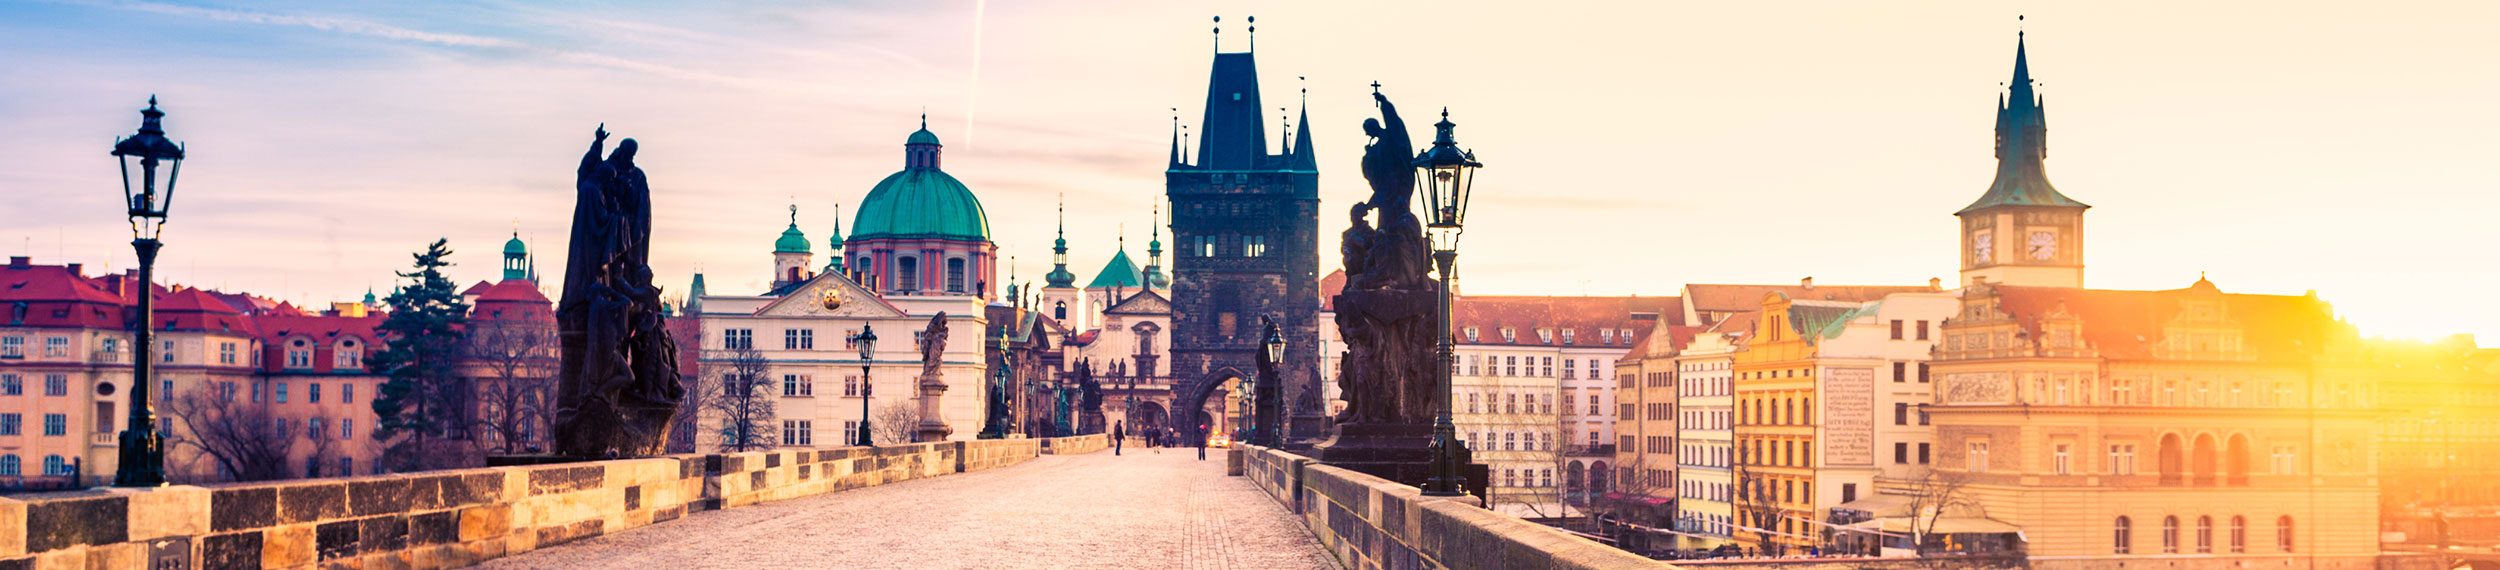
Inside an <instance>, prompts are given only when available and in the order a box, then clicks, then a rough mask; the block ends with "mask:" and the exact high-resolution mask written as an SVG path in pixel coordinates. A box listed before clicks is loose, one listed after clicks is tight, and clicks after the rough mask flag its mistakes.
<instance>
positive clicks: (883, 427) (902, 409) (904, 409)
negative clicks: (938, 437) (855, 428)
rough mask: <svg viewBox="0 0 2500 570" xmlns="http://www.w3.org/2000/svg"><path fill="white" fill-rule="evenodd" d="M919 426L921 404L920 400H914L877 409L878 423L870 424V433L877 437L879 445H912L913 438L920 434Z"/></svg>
mask: <svg viewBox="0 0 2500 570" xmlns="http://www.w3.org/2000/svg"><path fill="white" fill-rule="evenodd" d="M919 426H920V403H919V399H918V398H914V399H912V400H909V401H896V402H886V404H885V407H882V408H877V421H875V422H871V423H870V425H869V426H868V432H869V433H870V434H872V435H875V436H876V437H877V443H879V444H886V445H891V444H897V443H911V442H912V437H913V436H914V435H916V434H917V433H918V432H919Z"/></svg>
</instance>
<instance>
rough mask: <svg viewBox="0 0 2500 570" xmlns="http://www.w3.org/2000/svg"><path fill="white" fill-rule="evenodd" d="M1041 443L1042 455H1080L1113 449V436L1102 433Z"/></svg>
mask: <svg viewBox="0 0 2500 570" xmlns="http://www.w3.org/2000/svg"><path fill="white" fill-rule="evenodd" d="M1041 442H1042V453H1048V454H1051V455H1080V454H1086V453H1093V452H1096V451H1102V450H1105V449H1111V436H1110V435H1109V434H1100V433H1098V434H1094V435H1080V436H1074V437H1053V438H1047V439H1043V440H1041Z"/></svg>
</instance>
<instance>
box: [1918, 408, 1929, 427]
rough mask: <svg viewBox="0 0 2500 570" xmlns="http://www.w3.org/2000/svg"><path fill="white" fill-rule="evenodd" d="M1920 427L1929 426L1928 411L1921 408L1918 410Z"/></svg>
mask: <svg viewBox="0 0 2500 570" xmlns="http://www.w3.org/2000/svg"><path fill="white" fill-rule="evenodd" d="M1918 425H1927V410H1926V409H1925V408H1920V409H1919V410H1918Z"/></svg>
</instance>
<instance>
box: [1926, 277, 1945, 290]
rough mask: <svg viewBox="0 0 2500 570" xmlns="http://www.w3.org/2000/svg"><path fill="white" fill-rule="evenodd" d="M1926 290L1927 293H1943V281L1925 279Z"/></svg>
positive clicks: (1931, 278) (1930, 278)
mask: <svg viewBox="0 0 2500 570" xmlns="http://www.w3.org/2000/svg"><path fill="white" fill-rule="evenodd" d="M1927 290H1929V291H1943V290H1944V280H1943V279H1939V278H1935V277H1929V278H1927Z"/></svg>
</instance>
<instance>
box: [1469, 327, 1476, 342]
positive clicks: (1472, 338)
mask: <svg viewBox="0 0 2500 570" xmlns="http://www.w3.org/2000/svg"><path fill="white" fill-rule="evenodd" d="M1476 341H1477V337H1476V327H1467V342H1470V343H1473V342H1476Z"/></svg>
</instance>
